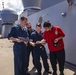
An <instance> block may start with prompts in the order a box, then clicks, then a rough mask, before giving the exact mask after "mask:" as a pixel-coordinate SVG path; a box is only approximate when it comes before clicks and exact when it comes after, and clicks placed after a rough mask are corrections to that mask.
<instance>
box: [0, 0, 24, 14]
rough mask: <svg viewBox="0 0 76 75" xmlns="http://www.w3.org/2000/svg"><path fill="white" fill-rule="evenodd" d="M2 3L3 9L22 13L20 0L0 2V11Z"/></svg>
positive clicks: (3, 0)
mask: <svg viewBox="0 0 76 75" xmlns="http://www.w3.org/2000/svg"><path fill="white" fill-rule="evenodd" d="M2 2H4V8H12V9H14V10H16V11H17V13H18V14H20V13H21V12H22V11H23V5H22V2H21V0H0V10H2V9H3V7H2Z"/></svg>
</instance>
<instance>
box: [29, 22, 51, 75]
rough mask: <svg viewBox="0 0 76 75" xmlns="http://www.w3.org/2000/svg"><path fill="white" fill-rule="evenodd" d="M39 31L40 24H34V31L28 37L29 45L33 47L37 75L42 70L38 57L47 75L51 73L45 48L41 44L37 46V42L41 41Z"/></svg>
mask: <svg viewBox="0 0 76 75" xmlns="http://www.w3.org/2000/svg"><path fill="white" fill-rule="evenodd" d="M41 29H42V26H41V24H40V23H38V24H36V31H35V32H33V33H32V34H31V37H30V44H31V45H32V46H33V47H34V49H33V54H34V65H35V67H36V69H37V71H38V75H41V69H42V65H41V63H40V56H41V58H42V61H43V65H44V68H45V71H46V72H47V73H51V72H49V65H48V62H47V54H46V51H45V47H44V45H42V44H37V42H38V41H41V40H42V32H41Z"/></svg>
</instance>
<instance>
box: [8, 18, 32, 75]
mask: <svg viewBox="0 0 76 75" xmlns="http://www.w3.org/2000/svg"><path fill="white" fill-rule="evenodd" d="M26 23H27V18H26V17H21V18H20V24H19V25H16V26H13V27H12V29H11V31H10V32H9V34H8V39H9V40H12V41H13V42H14V46H13V52H14V71H15V72H14V73H15V74H14V75H30V74H29V73H28V72H27V67H26V65H27V63H26V62H27V43H28V42H27V40H26V39H27V38H28V34H27V32H26V29H25V25H26Z"/></svg>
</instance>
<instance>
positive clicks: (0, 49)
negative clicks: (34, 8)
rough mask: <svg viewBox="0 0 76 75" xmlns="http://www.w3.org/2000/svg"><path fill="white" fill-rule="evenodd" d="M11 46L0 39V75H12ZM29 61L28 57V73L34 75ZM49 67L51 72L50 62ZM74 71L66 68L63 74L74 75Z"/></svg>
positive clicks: (75, 74) (68, 67) (8, 42)
mask: <svg viewBox="0 0 76 75" xmlns="http://www.w3.org/2000/svg"><path fill="white" fill-rule="evenodd" d="M12 45H13V43H11V42H10V41H8V40H7V39H0V75H14V69H13V66H14V63H13V51H12ZM31 59H32V58H31V56H30V63H29V64H30V65H29V71H30V73H31V75H36V73H35V71H34V70H33V71H31V69H32V67H33V64H32V60H31ZM48 62H49V60H48ZM41 63H42V61H41ZM49 66H50V70H52V68H51V64H50V62H49ZM75 71H76V70H75V69H73V68H72V67H70V66H66V68H65V71H64V72H65V75H76V72H75ZM43 72H44V69H43V68H42V73H43ZM57 72H58V74H59V71H57ZM44 75H46V74H44ZM51 75H52V74H51Z"/></svg>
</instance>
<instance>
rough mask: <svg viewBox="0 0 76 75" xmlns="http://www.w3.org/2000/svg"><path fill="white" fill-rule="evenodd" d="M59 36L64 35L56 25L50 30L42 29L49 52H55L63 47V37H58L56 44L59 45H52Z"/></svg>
mask: <svg viewBox="0 0 76 75" xmlns="http://www.w3.org/2000/svg"><path fill="white" fill-rule="evenodd" d="M60 36H62V37H64V36H65V34H64V32H63V31H62V29H61V28H59V27H58V26H53V28H52V30H49V31H46V30H45V31H44V33H43V39H45V40H46V42H47V44H48V48H49V50H50V51H51V52H55V51H59V50H62V49H63V48H64V42H63V39H60V40H59V41H58V44H59V45H60V46H54V40H55V39H56V38H59V37H60Z"/></svg>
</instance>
